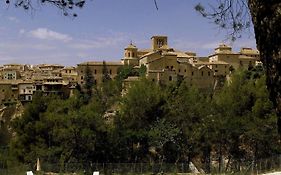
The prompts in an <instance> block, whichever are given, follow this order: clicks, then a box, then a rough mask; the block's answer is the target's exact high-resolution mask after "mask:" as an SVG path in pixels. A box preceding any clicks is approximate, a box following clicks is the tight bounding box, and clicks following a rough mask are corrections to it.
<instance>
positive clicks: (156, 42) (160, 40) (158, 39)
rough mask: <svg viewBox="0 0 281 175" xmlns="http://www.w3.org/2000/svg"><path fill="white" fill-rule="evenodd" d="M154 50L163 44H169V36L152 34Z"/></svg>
mask: <svg viewBox="0 0 281 175" xmlns="http://www.w3.org/2000/svg"><path fill="white" fill-rule="evenodd" d="M151 42H152V50H158V49H159V48H160V47H162V46H163V45H168V37H167V36H152V37H151Z"/></svg>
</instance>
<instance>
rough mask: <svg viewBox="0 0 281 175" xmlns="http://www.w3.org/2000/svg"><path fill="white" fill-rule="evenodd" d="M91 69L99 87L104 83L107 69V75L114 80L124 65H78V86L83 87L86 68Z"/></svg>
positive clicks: (89, 63)
mask: <svg viewBox="0 0 281 175" xmlns="http://www.w3.org/2000/svg"><path fill="white" fill-rule="evenodd" d="M87 66H88V68H89V69H90V71H91V72H92V76H93V77H94V82H95V83H96V84H97V85H100V84H101V83H102V79H103V75H104V70H105V69H106V71H107V74H108V75H109V76H110V78H111V79H113V78H114V77H115V76H116V75H117V73H118V70H119V69H120V68H121V67H122V66H123V63H121V62H94V61H91V62H84V63H80V64H78V65H77V73H78V78H77V82H78V84H80V85H82V84H83V83H84V82H85V81H84V77H85V71H86V67H87Z"/></svg>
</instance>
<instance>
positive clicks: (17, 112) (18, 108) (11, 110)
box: [0, 103, 24, 146]
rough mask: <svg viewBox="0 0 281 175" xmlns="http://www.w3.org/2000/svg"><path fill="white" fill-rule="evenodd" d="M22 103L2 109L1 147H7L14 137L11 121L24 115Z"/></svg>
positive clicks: (0, 112) (0, 109)
mask: <svg viewBox="0 0 281 175" xmlns="http://www.w3.org/2000/svg"><path fill="white" fill-rule="evenodd" d="M23 109H24V108H23V106H22V104H21V103H16V104H13V105H9V106H3V107H1V108H0V146H6V145H7V144H8V143H9V141H10V139H11V138H12V136H13V131H12V128H11V121H12V120H13V119H14V118H17V117H20V116H21V115H22V113H23Z"/></svg>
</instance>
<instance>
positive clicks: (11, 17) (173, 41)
mask: <svg viewBox="0 0 281 175" xmlns="http://www.w3.org/2000/svg"><path fill="white" fill-rule="evenodd" d="M34 1H35V0H34ZM200 1H201V2H202V1H203V0H157V2H158V8H159V9H158V10H157V9H156V8H155V5H154V2H153V0H90V1H87V3H86V4H85V7H84V8H82V9H81V10H80V9H78V10H77V11H76V12H77V14H78V17H76V18H72V17H66V16H64V15H63V14H62V12H61V11H60V10H58V9H56V8H54V7H51V6H42V5H39V6H35V10H32V11H24V10H23V9H21V8H15V7H14V6H13V5H12V4H11V5H6V4H5V1H1V2H0V65H2V64H7V63H20V64H43V63H45V64H62V65H66V66H75V65H77V64H78V63H81V62H85V61H103V60H105V61H119V60H120V59H121V58H122V57H123V52H124V48H125V47H126V46H127V45H128V44H129V43H130V42H131V41H132V42H133V44H134V45H136V46H137V47H138V48H140V49H144V48H150V47H151V42H150V38H151V36H154V35H166V36H168V45H169V46H170V47H172V48H174V49H177V50H181V51H192V52H195V53H197V55H198V56H207V55H210V54H212V53H213V52H214V48H215V47H217V46H218V45H219V44H222V43H226V44H229V45H231V46H232V47H233V50H234V51H239V49H240V48H241V47H252V48H255V38H254V35H253V34H252V33H249V32H247V33H246V32H245V34H243V37H242V38H241V39H238V40H237V41H235V42H234V43H232V42H230V41H229V40H227V36H226V32H225V31H223V30H221V29H218V28H217V27H216V26H215V25H214V24H212V23H211V22H210V21H208V20H207V19H204V18H203V17H202V16H201V15H200V14H198V12H196V11H195V10H194V6H195V5H196V4H198V3H199V2H200ZM35 2H36V1H35Z"/></svg>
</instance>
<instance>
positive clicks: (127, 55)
mask: <svg viewBox="0 0 281 175" xmlns="http://www.w3.org/2000/svg"><path fill="white" fill-rule="evenodd" d="M124 50H125V51H124V58H123V59H122V62H123V64H124V65H127V66H137V65H139V58H138V56H137V53H138V48H137V47H136V46H135V45H133V43H132V42H131V43H130V44H129V45H128V46H127V47H126V48H125V49H124Z"/></svg>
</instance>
